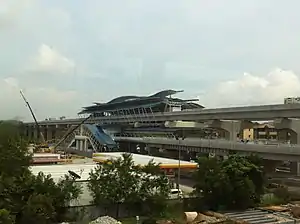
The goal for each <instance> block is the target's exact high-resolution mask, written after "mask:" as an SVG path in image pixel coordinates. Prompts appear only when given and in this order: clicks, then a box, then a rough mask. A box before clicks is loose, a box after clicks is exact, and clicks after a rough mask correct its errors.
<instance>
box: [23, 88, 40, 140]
mask: <svg viewBox="0 0 300 224" xmlns="http://www.w3.org/2000/svg"><path fill="white" fill-rule="evenodd" d="M20 94H21V96H22V98H23V100H24V101H25V103H26V105H27V106H28V108H29V111H30V113H31V116H32V117H33V120H34V122H35V125H36V128H37V131H38V133H39V135H40V136H41V139H42V143H46V141H45V137H44V135H43V133H42V132H41V129H40V126H39V123H38V121H37V119H36V117H35V115H34V113H33V110H32V108H31V106H30V104H29V102H28V101H27V99H26V98H25V96H24V94H23V92H22V90H20Z"/></svg>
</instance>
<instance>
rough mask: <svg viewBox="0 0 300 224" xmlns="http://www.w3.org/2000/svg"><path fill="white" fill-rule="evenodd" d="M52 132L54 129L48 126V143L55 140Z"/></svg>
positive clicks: (46, 137)
mask: <svg viewBox="0 0 300 224" xmlns="http://www.w3.org/2000/svg"><path fill="white" fill-rule="evenodd" d="M52 130H53V127H51V126H47V135H46V136H45V139H47V141H49V140H51V139H52V138H53V136H52Z"/></svg>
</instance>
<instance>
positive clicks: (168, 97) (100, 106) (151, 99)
mask: <svg viewBox="0 0 300 224" xmlns="http://www.w3.org/2000/svg"><path fill="white" fill-rule="evenodd" d="M180 92H183V91H182V90H181V91H175V90H163V91H160V92H158V93H155V94H153V95H150V96H121V97H117V98H115V99H113V100H111V101H109V102H107V103H94V105H92V106H87V107H84V108H83V110H82V111H81V112H80V113H79V114H93V113H104V112H110V113H114V112H116V111H122V110H139V109H142V108H151V110H152V112H164V111H166V108H170V107H181V109H182V110H186V109H196V108H204V107H203V106H201V105H199V104H197V103H195V102H196V101H198V99H189V100H183V99H179V98H173V97H172V96H173V95H174V94H176V93H180ZM143 112H146V113H147V110H146V109H145V110H144V109H143Z"/></svg>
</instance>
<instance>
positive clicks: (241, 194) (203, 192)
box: [194, 155, 264, 210]
mask: <svg viewBox="0 0 300 224" xmlns="http://www.w3.org/2000/svg"><path fill="white" fill-rule="evenodd" d="M198 164H199V166H198V170H197V172H196V173H195V181H196V184H195V186H194V194H195V195H196V196H199V197H201V198H202V200H203V203H204V204H205V205H206V206H207V207H208V208H209V209H215V210H216V209H222V208H223V209H233V208H234V209H243V208H247V207H251V206H254V205H255V204H257V203H259V201H260V198H261V195H262V194H263V193H264V192H263V189H264V175H263V171H262V167H261V166H260V164H261V162H260V159H259V158H258V157H256V156H252V155H251V156H249V157H242V156H238V155H230V156H229V158H228V159H227V160H223V161H220V160H217V159H216V158H203V157H202V158H199V159H198Z"/></svg>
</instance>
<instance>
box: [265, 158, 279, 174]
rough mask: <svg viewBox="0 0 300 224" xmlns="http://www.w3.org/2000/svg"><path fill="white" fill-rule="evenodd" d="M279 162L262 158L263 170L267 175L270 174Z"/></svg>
mask: <svg viewBox="0 0 300 224" xmlns="http://www.w3.org/2000/svg"><path fill="white" fill-rule="evenodd" d="M281 163H282V161H277V160H268V159H264V160H263V165H264V172H265V173H266V175H267V176H268V175H272V174H273V173H274V172H275V168H276V167H277V166H279V165H280V164H281Z"/></svg>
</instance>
